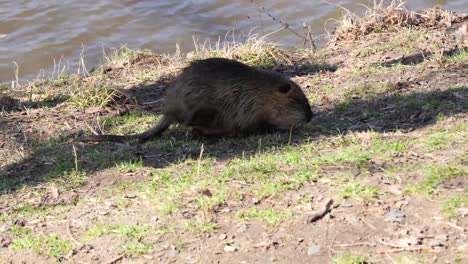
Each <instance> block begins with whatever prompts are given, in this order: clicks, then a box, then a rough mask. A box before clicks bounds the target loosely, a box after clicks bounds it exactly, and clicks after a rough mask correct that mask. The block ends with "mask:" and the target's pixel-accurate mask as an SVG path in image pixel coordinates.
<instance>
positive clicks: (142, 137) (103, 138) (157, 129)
mask: <svg viewBox="0 0 468 264" xmlns="http://www.w3.org/2000/svg"><path fill="white" fill-rule="evenodd" d="M172 123H174V120H173V119H171V118H168V117H167V116H163V117H162V118H161V120H159V122H158V123H157V124H156V125H154V126H153V127H152V128H150V129H148V130H146V131H145V132H143V133H140V134H135V135H92V136H86V137H82V138H78V139H77V141H79V142H120V143H123V142H125V141H130V140H135V139H136V140H138V143H144V142H146V141H148V140H149V139H151V138H153V137H155V136H158V135H160V134H162V133H163V132H164V131H166V129H167V128H169V126H170V125H171V124H172Z"/></svg>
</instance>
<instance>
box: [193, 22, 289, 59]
mask: <svg viewBox="0 0 468 264" xmlns="http://www.w3.org/2000/svg"><path fill="white" fill-rule="evenodd" d="M273 33H274V32H273ZM273 33H270V34H267V35H264V36H259V35H258V34H253V33H252V31H251V32H249V34H247V36H245V37H244V36H240V37H239V38H241V39H242V38H245V41H242V42H239V41H237V40H236V37H235V35H234V33H232V39H231V40H228V35H226V36H225V37H224V40H223V41H222V40H221V38H219V39H218V41H216V42H215V43H211V42H210V41H205V42H203V43H200V42H198V40H196V39H194V45H195V51H193V52H191V53H189V54H188V55H187V58H188V59H189V60H193V59H205V58H212V57H222V58H229V59H235V60H238V61H241V62H244V63H247V64H250V65H255V66H259V67H271V66H273V65H274V64H275V63H277V62H290V60H289V58H288V55H287V54H286V53H285V52H284V51H282V50H280V49H279V48H278V47H277V44H275V43H272V42H269V41H267V37H268V36H269V35H271V34H273Z"/></svg>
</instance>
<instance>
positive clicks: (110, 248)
mask: <svg viewBox="0 0 468 264" xmlns="http://www.w3.org/2000/svg"><path fill="white" fill-rule="evenodd" d="M434 12H435V11H434ZM435 17H437V16H435ZM445 18H446V17H444V16H440V17H438V19H439V20H437V19H436V21H439V22H440V21H445V22H444V23H436V22H434V23H433V24H430V23H428V24H427V26H424V27H422V26H421V27H415V28H413V29H408V28H405V27H401V28H398V29H397V30H389V29H388V30H382V32H380V31H375V32H358V33H356V32H354V31H352V30H349V31H346V32H344V31H339V32H338V33H340V34H341V35H339V36H338V37H337V38H336V39H335V41H332V42H331V43H330V44H329V45H328V46H327V47H325V48H323V49H321V50H319V51H317V52H315V53H313V52H312V51H310V50H300V51H295V52H285V53H284V54H285V55H284V56H287V59H286V60H278V61H275V62H274V63H273V64H272V65H270V67H271V68H273V69H275V70H277V71H280V72H283V73H284V74H286V75H289V76H291V77H292V78H293V79H294V80H295V81H296V82H297V83H298V84H300V85H301V87H303V88H304V90H305V91H306V93H307V95H308V97H309V99H310V101H311V103H312V104H313V108H314V109H313V111H314V113H315V117H314V119H313V120H312V122H311V123H310V124H308V125H307V126H306V127H305V128H303V129H300V130H297V131H293V132H292V133H291V134H289V133H276V134H268V135H253V136H250V137H248V138H221V139H217V140H213V139H205V138H197V137H195V136H194V135H192V134H191V133H190V132H187V131H185V130H184V129H182V128H178V127H174V128H172V129H171V130H170V131H168V132H167V133H165V134H164V135H163V136H162V137H161V138H160V139H156V140H154V141H153V142H149V143H147V144H144V145H137V144H132V143H129V144H113V143H106V144H95V145H92V144H81V143H76V142H73V139H74V138H76V137H77V136H79V135H82V134H84V133H91V132H92V131H93V130H96V131H99V130H104V131H105V132H114V133H130V132H136V131H142V130H144V129H145V128H147V127H148V126H149V125H150V124H151V123H152V122H154V121H155V116H157V114H158V99H160V97H161V96H162V94H163V92H164V90H165V89H170V85H171V80H172V79H173V77H174V76H175V74H176V72H177V69H178V68H180V65H183V61H182V59H178V62H180V64H179V63H175V62H174V59H171V60H169V59H168V58H165V57H164V56H160V55H156V54H152V53H151V54H150V53H148V52H140V51H128V50H125V51H122V52H121V53H119V54H118V56H117V55H116V56H115V57H114V58H113V60H111V61H110V62H109V63H107V64H106V65H104V66H102V67H100V68H99V69H96V70H95V71H94V72H93V73H91V76H87V77H86V76H84V77H83V76H82V77H78V76H58V77H57V78H54V79H51V80H46V81H41V82H34V83H29V84H26V85H24V86H23V87H24V89H22V90H15V91H11V90H10V89H7V88H5V89H3V90H0V91H1V93H0V105H1V108H2V112H1V113H0V181H1V182H0V195H1V196H0V263H55V262H63V263H467V262H466V261H467V260H468V253H467V252H468V237H467V235H468V230H467V229H468V219H467V217H466V216H467V215H468V189H467V186H466V183H467V176H468V173H467V172H468V170H467V166H468V156H467V153H468V152H467V150H468V145H467V143H468V126H467V117H468V66H467V65H468V56H467V54H468V51H467V41H466V38H467V35H466V27H467V25H468V20H467V16H466V15H454V16H453V17H452V18H451V19H452V20H450V22H451V23H446V20H444V19H445ZM426 22H427V21H426ZM360 29H361V30H362V27H361V28H360ZM343 32H344V33H343ZM338 33H337V34H338ZM351 35H352V36H353V37H352V38H350V37H349V36H351ZM108 97H109V98H111V100H108V99H109V98H108ZM154 114H155V115H154Z"/></svg>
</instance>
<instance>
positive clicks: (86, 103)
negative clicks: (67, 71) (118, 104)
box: [67, 80, 118, 109]
mask: <svg viewBox="0 0 468 264" xmlns="http://www.w3.org/2000/svg"><path fill="white" fill-rule="evenodd" d="M117 97H118V94H117V92H116V90H114V89H112V88H109V87H107V86H105V85H103V84H97V83H95V81H93V80H90V81H89V82H88V83H87V84H85V85H84V86H82V87H77V88H76V89H73V90H72V92H71V95H70V98H69V99H68V100H67V102H68V104H69V105H71V106H73V107H76V108H79V109H84V108H87V107H91V106H98V107H104V106H108V105H110V104H111V103H113V102H115V101H116V100H117Z"/></svg>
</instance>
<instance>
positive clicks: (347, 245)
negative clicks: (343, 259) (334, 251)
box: [334, 243, 372, 248]
mask: <svg viewBox="0 0 468 264" xmlns="http://www.w3.org/2000/svg"><path fill="white" fill-rule="evenodd" d="M361 246H368V247H372V245H371V244H369V243H355V244H341V245H336V246H334V247H343V248H346V247H361Z"/></svg>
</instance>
